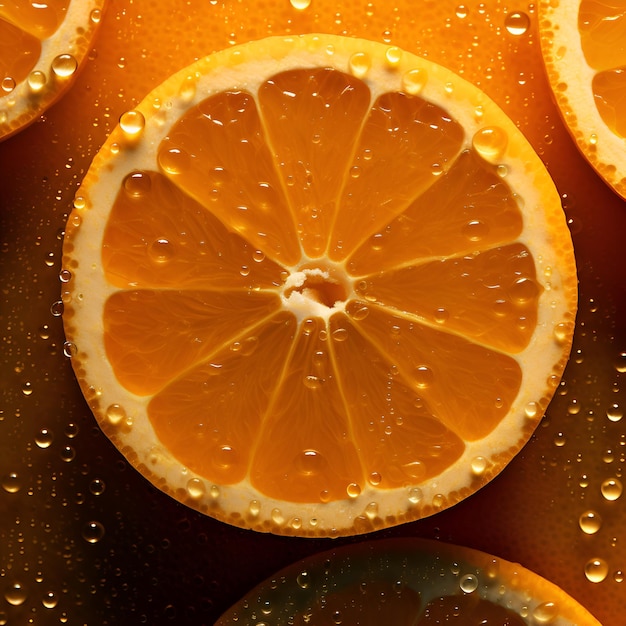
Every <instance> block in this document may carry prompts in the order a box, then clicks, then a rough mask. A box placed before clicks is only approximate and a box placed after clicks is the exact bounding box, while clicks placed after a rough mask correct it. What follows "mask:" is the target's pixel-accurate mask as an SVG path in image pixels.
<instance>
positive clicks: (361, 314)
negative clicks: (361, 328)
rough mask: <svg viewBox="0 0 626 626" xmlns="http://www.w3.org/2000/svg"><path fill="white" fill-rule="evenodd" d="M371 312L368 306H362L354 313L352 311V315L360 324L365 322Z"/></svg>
mask: <svg viewBox="0 0 626 626" xmlns="http://www.w3.org/2000/svg"><path fill="white" fill-rule="evenodd" d="M369 312H370V310H369V309H368V308H367V307H366V306H361V307H359V308H358V309H355V310H354V311H351V312H350V314H351V316H352V319H353V320H356V321H357V322H360V321H362V320H364V319H365V318H366V317H367V316H368V315H369Z"/></svg>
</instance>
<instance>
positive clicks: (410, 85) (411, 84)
mask: <svg viewBox="0 0 626 626" xmlns="http://www.w3.org/2000/svg"><path fill="white" fill-rule="evenodd" d="M427 82H428V73H427V72H426V70H424V69H421V68H415V69H412V70H409V71H408V72H406V73H405V74H404V75H403V76H402V89H403V90H404V91H406V92H407V93H408V94H410V95H412V96H415V95H417V94H418V93H420V91H422V89H424V87H425V86H426V83H427Z"/></svg>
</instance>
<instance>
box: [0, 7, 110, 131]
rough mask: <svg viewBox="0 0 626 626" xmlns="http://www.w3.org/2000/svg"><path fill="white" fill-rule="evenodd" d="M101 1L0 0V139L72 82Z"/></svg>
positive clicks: (30, 118)
mask: <svg viewBox="0 0 626 626" xmlns="http://www.w3.org/2000/svg"><path fill="white" fill-rule="evenodd" d="M104 3H105V0H89V1H87V2H84V1H82V0H48V1H47V2H45V3H44V2H41V3H37V2H31V1H30V0H11V1H9V2H2V3H0V140H2V139H6V138H7V137H9V136H11V135H12V134H14V133H16V132H17V131H18V130H20V129H21V128H23V127H24V126H25V125H27V124H30V123H31V122H32V121H33V120H35V119H36V118H37V117H38V116H40V115H41V114H42V113H43V112H44V111H45V110H46V109H47V108H48V107H49V106H51V105H52V104H53V103H54V102H56V100H57V99H58V98H59V97H60V96H61V95H62V94H63V92H64V91H65V90H66V89H67V88H68V87H69V86H70V85H71V84H72V82H73V80H74V77H75V76H76V73H77V71H78V68H79V66H80V64H81V63H82V61H83V60H84V58H85V55H86V53H87V51H88V50H89V46H90V44H91V40H92V38H93V36H94V34H95V32H96V29H97V26H98V24H99V22H100V18H101V14H102V10H103V6H104Z"/></svg>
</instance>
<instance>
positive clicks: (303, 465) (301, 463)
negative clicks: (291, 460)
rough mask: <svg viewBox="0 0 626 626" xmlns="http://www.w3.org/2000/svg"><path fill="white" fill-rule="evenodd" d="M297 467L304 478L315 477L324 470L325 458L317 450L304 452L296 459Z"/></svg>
mask: <svg viewBox="0 0 626 626" xmlns="http://www.w3.org/2000/svg"><path fill="white" fill-rule="evenodd" d="M295 465H296V468H297V469H298V471H299V472H300V474H302V475H303V476H313V475H315V474H319V472H320V470H321V469H322V468H323V466H324V457H323V456H322V455H321V454H320V453H319V452H318V451H317V450H303V451H302V452H301V453H300V454H299V455H298V456H297V457H296V460H295Z"/></svg>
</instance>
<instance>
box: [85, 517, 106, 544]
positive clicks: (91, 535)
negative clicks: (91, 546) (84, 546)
mask: <svg viewBox="0 0 626 626" xmlns="http://www.w3.org/2000/svg"><path fill="white" fill-rule="evenodd" d="M104 532H105V531H104V525H103V524H102V523H101V522H95V521H91V522H87V523H86V524H85V526H83V532H82V536H83V539H84V540H85V541H86V542H87V543H98V541H100V540H101V539H102V537H104Z"/></svg>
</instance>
